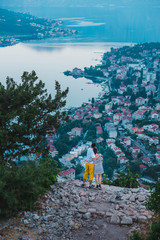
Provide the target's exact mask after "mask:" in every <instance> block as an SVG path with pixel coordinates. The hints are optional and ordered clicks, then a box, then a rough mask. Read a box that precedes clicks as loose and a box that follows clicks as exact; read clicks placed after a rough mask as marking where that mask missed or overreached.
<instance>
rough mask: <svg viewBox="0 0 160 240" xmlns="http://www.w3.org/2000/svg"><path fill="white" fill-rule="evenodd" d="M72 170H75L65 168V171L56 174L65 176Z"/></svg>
mask: <svg viewBox="0 0 160 240" xmlns="http://www.w3.org/2000/svg"><path fill="white" fill-rule="evenodd" d="M73 172H75V170H74V169H73V168H70V169H67V170H65V171H62V172H60V173H58V175H59V176H61V177H64V176H67V175H69V174H70V173H73Z"/></svg>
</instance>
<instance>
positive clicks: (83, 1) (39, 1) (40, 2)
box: [0, 0, 159, 7]
mask: <svg viewBox="0 0 160 240" xmlns="http://www.w3.org/2000/svg"><path fill="white" fill-rule="evenodd" d="M137 3H139V4H141V5H146V4H147V5H154V4H155V5H157V4H158V3H159V0H141V1H139V0H34V1H33V0H14V1H13V0H1V1H0V6H1V7H23V6H24V7H27V6H32V7H36V6H37V7H38V6H46V5H50V6H55V7H77V6H79V7H89V6H92V7H93V6H95V7H96V6H97V7H104V6H108V7H116V6H122V5H125V6H127V5H133V6H135V5H136V4H137Z"/></svg>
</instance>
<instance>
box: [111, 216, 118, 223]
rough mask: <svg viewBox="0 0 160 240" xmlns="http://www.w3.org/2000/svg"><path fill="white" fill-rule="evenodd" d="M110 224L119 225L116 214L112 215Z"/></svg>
mask: <svg viewBox="0 0 160 240" xmlns="http://www.w3.org/2000/svg"><path fill="white" fill-rule="evenodd" d="M111 223H112V224H119V223H120V218H119V217H118V216H117V215H116V214H114V215H112V217H111Z"/></svg>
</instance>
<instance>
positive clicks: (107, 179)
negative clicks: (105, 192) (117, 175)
mask: <svg viewBox="0 0 160 240" xmlns="http://www.w3.org/2000/svg"><path fill="white" fill-rule="evenodd" d="M102 184H105V185H112V182H111V180H110V179H109V178H108V175H107V174H103V180H102Z"/></svg>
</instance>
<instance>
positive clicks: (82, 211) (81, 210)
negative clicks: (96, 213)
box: [78, 208, 87, 214]
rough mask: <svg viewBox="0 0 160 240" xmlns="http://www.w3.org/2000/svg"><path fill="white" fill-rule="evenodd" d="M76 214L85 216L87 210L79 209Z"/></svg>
mask: <svg viewBox="0 0 160 240" xmlns="http://www.w3.org/2000/svg"><path fill="white" fill-rule="evenodd" d="M78 212H79V213H83V214H85V213H87V210H86V209H85V208H80V209H79V210H78Z"/></svg>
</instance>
